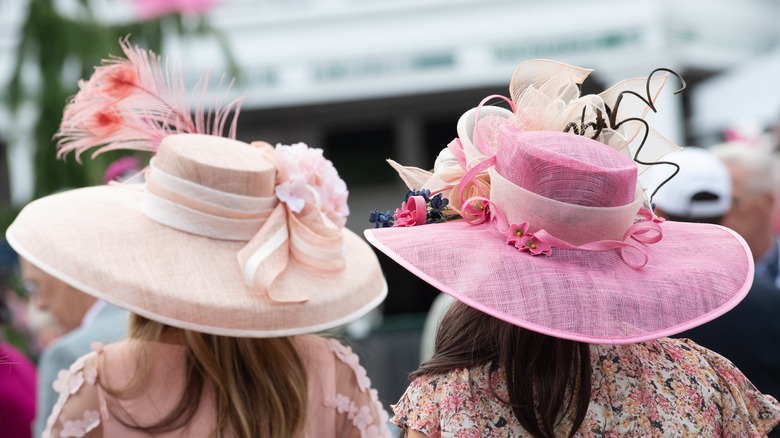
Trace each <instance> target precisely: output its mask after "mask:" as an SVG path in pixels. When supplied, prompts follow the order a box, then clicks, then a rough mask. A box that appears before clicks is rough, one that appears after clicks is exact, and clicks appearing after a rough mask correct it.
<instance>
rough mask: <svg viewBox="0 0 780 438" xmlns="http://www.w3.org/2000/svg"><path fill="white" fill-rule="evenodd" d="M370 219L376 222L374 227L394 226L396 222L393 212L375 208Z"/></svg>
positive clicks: (373, 222)
mask: <svg viewBox="0 0 780 438" xmlns="http://www.w3.org/2000/svg"><path fill="white" fill-rule="evenodd" d="M368 221H369V222H370V223H372V224H374V228H387V227H392V226H393V222H394V220H393V212H392V211H390V210H387V211H385V212H381V211H378V210H373V211H371V213H370V214H369V216H368Z"/></svg>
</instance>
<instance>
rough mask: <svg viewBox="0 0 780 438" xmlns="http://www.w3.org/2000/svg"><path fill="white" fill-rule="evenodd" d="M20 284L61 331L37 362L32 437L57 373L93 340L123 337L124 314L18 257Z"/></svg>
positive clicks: (52, 399) (47, 408) (40, 426)
mask: <svg viewBox="0 0 780 438" xmlns="http://www.w3.org/2000/svg"><path fill="white" fill-rule="evenodd" d="M20 262H21V263H20V264H21V269H22V276H23V278H24V284H25V286H26V288H27V290H28V291H29V293H30V296H31V300H34V302H35V303H36V305H37V306H38V307H39V308H41V309H45V310H48V311H50V312H51V313H52V315H53V316H54V318H55V319H56V320H57V322H58V323H59V325H60V326H61V327H62V330H63V332H64V333H65V334H64V335H62V336H61V337H60V338H59V339H57V340H56V341H54V342H53V343H51V344H50V345H48V346H47V347H46V348H44V350H43V352H42V353H41V357H40V359H39V361H38V385H37V408H36V414H35V436H41V433H43V430H44V428H45V426H46V418H47V417H48V415H49V413H50V412H51V410H52V408H53V407H54V404H55V403H56V402H57V398H58V394H57V392H55V390H54V388H53V386H52V385H53V383H54V381H55V380H57V375H58V373H59V372H60V371H61V370H63V369H67V368H68V366H70V364H72V363H73V362H74V361H75V360H76V359H78V358H79V357H81V356H83V355H84V354H87V353H89V352H90V351H91V349H90V346H91V345H92V343H93V342H105V343H109V342H114V341H117V340H120V339H123V338H125V337H126V336H127V324H128V313H127V311H125V310H122V309H120V308H118V307H115V306H112V305H110V304H107V303H105V302H104V301H102V300H98V299H95V298H94V297H92V296H90V295H87V294H85V293H83V292H81V291H79V290H77V289H75V288H73V287H72V286H70V285H68V284H66V283H64V282H62V281H60V280H58V279H56V278H54V277H53V276H51V275H49V274H47V273H46V272H44V271H42V270H41V269H39V268H38V267H36V266H35V265H33V264H32V263H30V262H29V261H28V260H26V259H24V258H21V260H20Z"/></svg>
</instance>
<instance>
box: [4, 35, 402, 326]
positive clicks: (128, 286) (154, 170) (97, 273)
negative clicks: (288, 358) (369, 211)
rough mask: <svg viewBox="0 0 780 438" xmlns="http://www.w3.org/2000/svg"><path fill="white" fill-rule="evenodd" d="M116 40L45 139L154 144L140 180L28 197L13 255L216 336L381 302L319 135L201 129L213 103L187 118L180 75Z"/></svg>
mask: <svg viewBox="0 0 780 438" xmlns="http://www.w3.org/2000/svg"><path fill="white" fill-rule="evenodd" d="M122 47H123V49H124V50H125V53H126V55H127V56H128V59H127V60H122V59H117V58H115V59H113V60H111V61H109V62H108V63H106V64H105V65H104V66H102V67H100V68H98V69H97V70H96V71H95V74H93V77H92V78H91V79H90V81H88V82H82V83H81V91H80V92H79V94H77V95H76V97H75V98H74V99H73V101H72V102H71V103H70V104H69V106H68V107H67V108H66V110H65V117H64V118H63V123H62V125H61V128H60V132H59V134H58V135H59V137H60V151H61V153H67V152H68V151H69V150H76V151H77V152H79V153H80V152H83V151H84V150H87V149H90V148H93V147H99V146H100V147H102V149H103V150H109V149H120V148H130V149H145V150H150V151H153V152H155V155H154V157H153V158H152V159H151V161H150V165H149V167H148V168H147V169H146V171H145V174H144V178H143V179H144V183H143V184H129V183H125V184H110V185H107V186H96V187H88V188H82V189H76V190H71V191H67V192H63V193H58V194H55V195H51V196H47V197H44V198H41V199H38V200H36V201H33V202H31V203H30V204H28V205H27V206H26V207H25V208H24V209H23V210H22V211H21V213H19V215H18V217H17V218H16V220H15V221H14V222H13V224H12V225H11V226H10V227H9V228H8V230H7V233H6V236H7V239H8V242H9V244H11V246H13V248H14V249H15V250H16V251H17V252H18V253H19V254H20V255H21V256H22V257H24V258H26V259H27V260H29V261H30V262H31V263H33V264H35V265H36V266H38V267H39V268H41V269H42V270H43V271H45V272H47V273H48V274H50V275H52V276H54V277H56V278H58V279H60V280H62V281H64V282H66V283H68V284H70V285H72V286H74V287H75V288H77V289H79V290H81V291H83V292H86V293H88V294H90V295H93V296H95V297H97V298H100V299H103V300H105V301H107V302H109V303H112V304H115V305H117V306H119V307H122V308H125V309H127V310H130V311H132V312H134V313H137V314H139V315H141V316H144V317H147V318H149V319H152V320H155V321H159V322H162V323H164V324H168V325H171V326H174V327H179V328H183V329H190V330H194V331H199V332H204V333H211V334H216V335H224V336H244V337H276V336H288V335H295V334H302V333H311V332H318V331H321V330H326V329H330V328H333V327H336V326H339V325H342V324H346V323H348V322H351V321H353V320H355V319H357V318H359V317H360V316H362V315H364V314H366V313H367V312H368V311H370V310H371V309H373V308H375V307H376V306H378V305H379V304H380V303H381V302H382V300H383V299H384V297H385V296H386V293H387V285H386V283H385V281H384V276H383V275H382V271H381V269H380V266H379V262H378V260H377V258H376V256H375V254H374V252H373V250H372V249H371V247H370V246H369V245H368V244H367V243H365V241H364V240H363V239H362V238H360V237H359V236H357V235H356V234H354V233H352V232H350V231H349V230H347V229H346V228H344V224H345V222H346V219H347V215H348V214H349V209H348V207H347V195H348V192H347V187H346V185H345V183H344V181H343V180H342V179H341V178H340V177H339V175H338V173H337V171H336V169H335V168H334V167H333V164H332V163H331V162H330V161H328V160H327V159H325V158H324V157H323V151H322V150H321V149H314V148H309V147H308V146H306V145H305V144H302V143H298V144H293V145H291V146H287V145H277V146H276V147H273V146H271V145H269V144H267V143H264V142H255V143H252V144H251V145H250V144H247V143H244V142H240V141H237V140H235V139H232V138H224V137H220V136H218V135H211V134H218V133H220V131H221V130H222V127H223V125H225V119H226V117H227V114H228V113H229V111H227V109H226V108H219V109H214V108H212V109H211V110H209V111H206V110H204V109H203V108H200V107H196V110H195V111H194V114H195V117H194V118H193V116H192V113H191V112H190V108H191V105H190V103H189V102H188V101H187V100H186V99H184V97H183V96H181V89H179V87H176V86H175V85H176V80H177V79H176V78H180V77H181V74H180V73H175V72H174V73H170V74H166V73H168V72H165V73H164V72H162V71H161V68H162V67H161V66H162V65H166V63H164V62H162V61H161V59H160V58H159V57H155V56H153V55H150V54H149V53H147V52H144V51H143V50H141V49H138V48H131V47H130V46H129V44H127V42H126V41H123V44H122ZM204 83H205V82H204ZM170 84H173V85H174V87H173V89H170V86H171V85H170ZM182 89H183V87H182ZM150 90H152V91H150ZM204 91H205V90H204ZM236 102H237V101H234V102H233V103H231V105H229V106H228V109H229V108H231V107H234V106H235V107H236V110H237V103H236ZM208 115H213V117H214V118H212V119H208ZM234 135H235V123H234V124H233V129H231V133H230V137H234Z"/></svg>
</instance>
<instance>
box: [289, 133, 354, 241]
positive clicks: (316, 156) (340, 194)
mask: <svg viewBox="0 0 780 438" xmlns="http://www.w3.org/2000/svg"><path fill="white" fill-rule="evenodd" d="M274 157H275V159H276V164H277V170H278V172H279V173H278V176H277V181H278V182H279V184H277V186H276V197H277V198H279V200H280V201H282V202H284V203H285V204H287V207H288V208H289V209H290V211H292V212H294V213H299V212H300V211H301V210H303V207H304V206H305V205H306V204H307V203H308V204H312V205H314V206H316V207H317V208H318V209H319V210H320V211H322V212H323V213H324V214H325V215H326V216H327V217H328V219H330V220H331V221H332V222H333V223H334V224H336V225H337V226H338V227H339V228H341V227H343V226H344V224H346V222H347V216H349V207H348V206H347V197H348V196H349V192H348V191H347V185H346V183H345V182H344V180H343V179H341V177H339V174H338V171H336V168H335V167H333V163H332V162H331V161H330V160H328V159H326V158H325V157H324V156H323V155H322V149H319V148H310V147H308V146H307V145H306V144H305V143H295V144H293V145H289V146H288V145H282V144H278V145H276V149H275V151H274Z"/></svg>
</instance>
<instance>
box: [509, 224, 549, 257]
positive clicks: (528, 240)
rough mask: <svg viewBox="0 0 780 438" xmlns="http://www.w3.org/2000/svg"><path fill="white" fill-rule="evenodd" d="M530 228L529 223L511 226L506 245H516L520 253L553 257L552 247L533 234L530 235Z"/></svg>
mask: <svg viewBox="0 0 780 438" xmlns="http://www.w3.org/2000/svg"><path fill="white" fill-rule="evenodd" d="M528 227H529V225H528V222H522V223H520V224H510V225H509V230H508V231H507V232H506V236H507V239H506V243H507V244H510V245H514V246H515V248H517V249H519V250H520V251H527V252H530V253H531V254H533V255H539V254H542V255H546V256H548V255H551V254H552V246H550V244H549V243H546V242H543V241H541V240H539V239H538V238H537V237H536V236H534V235H533V233H529V232H528Z"/></svg>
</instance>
